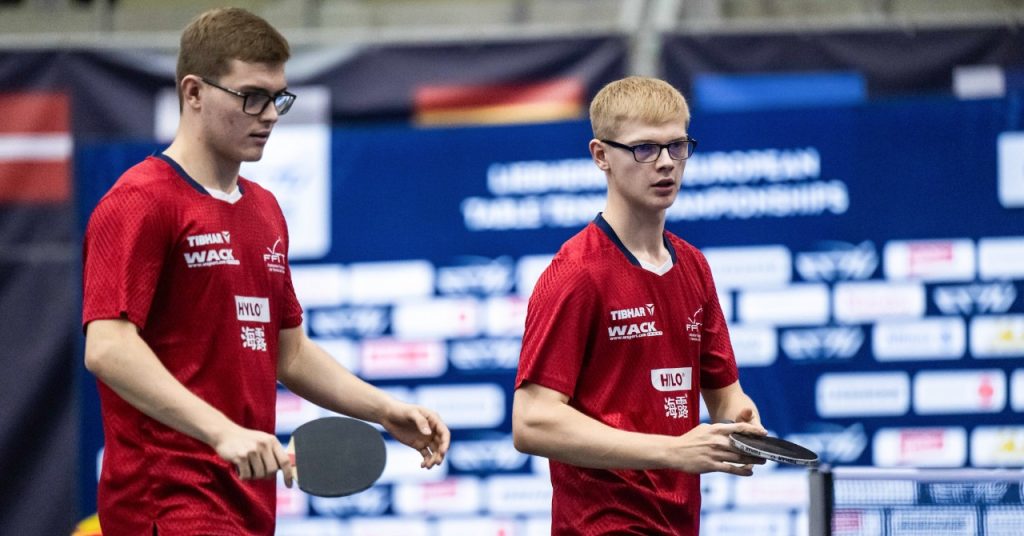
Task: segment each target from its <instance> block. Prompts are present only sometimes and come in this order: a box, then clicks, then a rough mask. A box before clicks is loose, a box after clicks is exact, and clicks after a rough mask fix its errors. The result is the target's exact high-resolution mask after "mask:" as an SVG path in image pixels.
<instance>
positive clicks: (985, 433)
mask: <svg viewBox="0 0 1024 536" xmlns="http://www.w3.org/2000/svg"><path fill="white" fill-rule="evenodd" d="M971 465H972V466H974V467H1022V466H1024V426H978V427H976V428H975V429H974V430H972V431H971Z"/></svg>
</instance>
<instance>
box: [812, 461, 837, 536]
mask: <svg viewBox="0 0 1024 536" xmlns="http://www.w3.org/2000/svg"><path fill="white" fill-rule="evenodd" d="M807 478H808V479H809V481H810V482H809V484H810V485H809V486H808V490H809V492H810V495H811V497H810V501H809V505H808V511H807V520H808V523H809V525H810V526H809V527H808V528H809V531H808V534H809V535H810V536H832V506H833V505H834V504H835V497H834V493H833V492H834V489H833V480H832V470H831V468H829V466H828V465H820V466H818V467H815V468H813V469H811V470H810V471H808V473H807Z"/></svg>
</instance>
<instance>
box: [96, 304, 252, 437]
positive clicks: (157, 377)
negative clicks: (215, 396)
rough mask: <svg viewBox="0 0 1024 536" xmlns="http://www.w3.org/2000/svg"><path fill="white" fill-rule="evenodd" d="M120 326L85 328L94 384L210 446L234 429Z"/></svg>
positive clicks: (130, 331) (126, 326)
mask: <svg viewBox="0 0 1024 536" xmlns="http://www.w3.org/2000/svg"><path fill="white" fill-rule="evenodd" d="M120 322H122V321H97V322H93V323H90V325H89V327H88V334H87V337H86V341H85V363H86V368H88V369H89V371H90V372H92V373H93V374H94V375H95V376H96V377H97V378H98V379H99V380H100V381H102V382H103V383H104V384H105V385H107V386H108V387H110V388H111V389H113V390H114V392H115V393H117V394H118V395H119V396H120V397H121V398H123V399H124V400H125V401H126V402H128V403H129V404H131V405H132V406H133V407H135V408H136V409H138V410H139V411H141V412H142V413H144V414H146V415H148V416H149V417H152V418H153V419H156V420H157V421H159V422H161V423H163V424H165V425H167V426H169V427H171V428H173V429H175V430H177V431H179V432H181V433H183V434H186V435H188V436H191V437H193V438H195V439H198V440H199V441H202V442H204V443H206V444H208V445H211V446H212V445H214V444H215V443H216V441H217V438H218V437H219V436H220V435H221V434H223V433H224V431H225V430H227V429H229V428H231V427H233V426H236V425H235V424H234V423H232V422H231V421H230V420H229V419H228V418H227V417H226V416H225V415H224V414H223V413H221V412H220V411H218V410H217V409H216V408H214V407H213V406H211V405H210V404H208V403H207V402H205V401H204V400H202V399H201V398H199V397H198V396H196V395H195V394H193V393H192V392H191V391H189V390H188V389H187V388H185V386H184V385H182V384H181V382H179V381H178V380H177V379H176V378H175V377H174V376H173V375H171V373H170V372H169V371H168V370H167V368H166V367H164V365H163V363H161V362H160V360H159V358H157V356H156V354H155V353H153V350H152V349H151V348H150V347H149V345H147V344H146V342H145V341H143V340H142V338H141V337H139V336H138V334H137V333H136V332H135V326H134V325H131V324H127V323H124V324H120Z"/></svg>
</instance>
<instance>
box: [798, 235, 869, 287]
mask: <svg viewBox="0 0 1024 536" xmlns="http://www.w3.org/2000/svg"><path fill="white" fill-rule="evenodd" d="M820 249H821V250H820V251H809V252H805V253H799V254H797V256H796V271H797V273H799V274H800V277H802V278H803V279H804V280H805V281H838V280H859V279H868V278H869V277H871V275H872V274H874V273H875V269H877V268H878V252H877V251H876V250H875V245H874V244H873V243H872V242H870V241H864V242H861V243H860V244H857V245H853V244H849V243H846V242H838V241H829V242H825V243H823V244H822V245H821V246H820Z"/></svg>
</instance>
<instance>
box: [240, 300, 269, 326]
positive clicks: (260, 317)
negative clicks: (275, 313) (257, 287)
mask: <svg viewBox="0 0 1024 536" xmlns="http://www.w3.org/2000/svg"><path fill="white" fill-rule="evenodd" d="M235 312H236V313H237V315H238V319H239V320H242V321H244V322H262V323H264V324H269V323H270V300H268V299H267V298H254V297H251V296H235Z"/></svg>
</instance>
